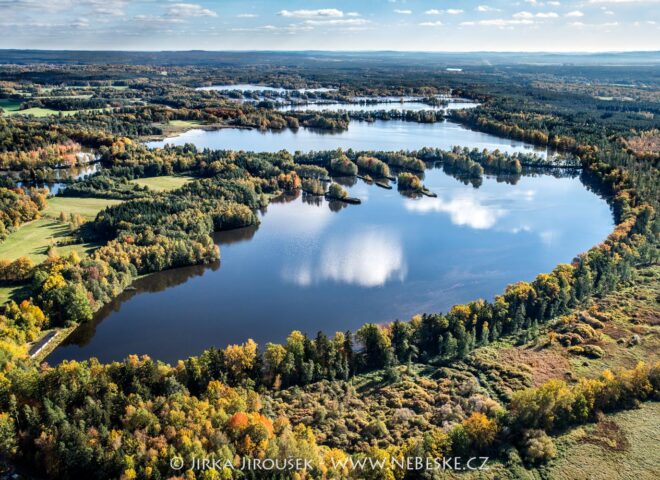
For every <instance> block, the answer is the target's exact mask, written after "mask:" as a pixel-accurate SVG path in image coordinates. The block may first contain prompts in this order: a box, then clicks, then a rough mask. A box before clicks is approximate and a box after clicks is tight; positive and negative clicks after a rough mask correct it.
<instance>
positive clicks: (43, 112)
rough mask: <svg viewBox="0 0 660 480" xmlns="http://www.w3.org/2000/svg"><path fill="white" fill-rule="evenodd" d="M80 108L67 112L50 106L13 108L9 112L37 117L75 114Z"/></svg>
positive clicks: (10, 113)
mask: <svg viewBox="0 0 660 480" xmlns="http://www.w3.org/2000/svg"><path fill="white" fill-rule="evenodd" d="M79 111H80V110H68V111H66V112H62V111H58V110H52V109H50V108H26V109H25V110H13V111H11V112H8V114H9V115H33V116H35V117H48V116H49V115H58V114H60V113H61V114H62V115H64V116H70V115H75V114H76V113H78V112H79Z"/></svg>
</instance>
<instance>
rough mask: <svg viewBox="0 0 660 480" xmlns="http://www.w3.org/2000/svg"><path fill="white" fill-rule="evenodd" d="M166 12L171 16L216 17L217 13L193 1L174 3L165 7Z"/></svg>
mask: <svg viewBox="0 0 660 480" xmlns="http://www.w3.org/2000/svg"><path fill="white" fill-rule="evenodd" d="M167 14H168V15H169V16H171V17H177V18H185V17H217V16H218V14H217V13H215V12H214V11H213V10H209V9H208V8H204V7H202V6H201V5H197V4H195V3H175V4H173V5H171V6H170V7H169V8H168V9H167Z"/></svg>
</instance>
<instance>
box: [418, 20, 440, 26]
mask: <svg viewBox="0 0 660 480" xmlns="http://www.w3.org/2000/svg"><path fill="white" fill-rule="evenodd" d="M419 25H420V27H442V25H443V23H442V22H441V21H440V20H438V21H437V22H422V23H420V24H419Z"/></svg>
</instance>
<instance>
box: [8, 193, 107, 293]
mask: <svg viewBox="0 0 660 480" xmlns="http://www.w3.org/2000/svg"><path fill="white" fill-rule="evenodd" d="M117 203H120V201H119V200H107V199H103V198H73V197H72V198H69V197H55V198H51V199H49V200H48V207H47V208H46V210H45V211H44V215H43V218H40V219H38V220H35V221H33V222H28V223H26V224H24V225H22V226H21V227H20V228H19V229H18V230H16V231H15V232H13V233H11V234H10V235H9V237H7V239H6V240H5V241H4V242H2V243H0V258H4V259H8V260H15V259H17V258H18V257H23V256H25V257H29V258H31V259H32V260H33V261H34V262H35V263H39V262H42V261H43V260H44V259H45V258H46V254H47V252H48V248H49V247H50V246H51V245H55V246H56V247H57V251H58V252H59V254H60V255H66V254H68V253H70V252H72V251H76V252H78V253H79V254H80V255H85V254H88V253H90V252H91V251H93V250H94V249H95V248H97V247H98V245H97V244H93V243H76V244H72V245H62V246H57V245H56V244H57V243H58V242H62V243H68V242H69V241H70V240H71V232H70V230H69V226H68V225H67V224H64V223H61V222H59V221H58V220H57V218H58V217H59V215H60V212H64V214H65V215H67V216H68V215H69V214H70V213H73V214H79V215H80V216H82V217H83V218H84V219H86V220H92V219H94V218H95V217H96V214H97V213H98V212H99V211H101V210H102V209H104V208H105V207H107V206H109V205H116V204H117ZM4 294H5V295H9V294H11V292H4ZM0 298H4V297H3V292H0Z"/></svg>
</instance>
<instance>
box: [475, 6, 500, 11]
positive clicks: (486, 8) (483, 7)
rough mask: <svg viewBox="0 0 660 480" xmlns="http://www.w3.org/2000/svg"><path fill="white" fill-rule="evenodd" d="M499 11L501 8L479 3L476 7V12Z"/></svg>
mask: <svg viewBox="0 0 660 480" xmlns="http://www.w3.org/2000/svg"><path fill="white" fill-rule="evenodd" d="M501 11H502V10H500V9H499V8H495V7H491V6H490V5H479V6H478V7H477V12H482V13H486V12H501Z"/></svg>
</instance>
